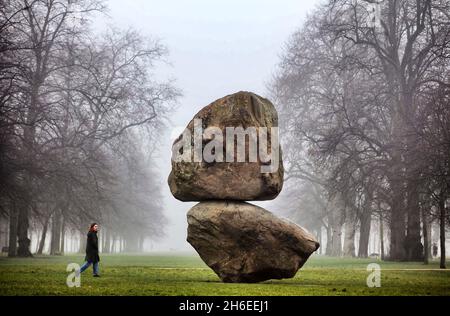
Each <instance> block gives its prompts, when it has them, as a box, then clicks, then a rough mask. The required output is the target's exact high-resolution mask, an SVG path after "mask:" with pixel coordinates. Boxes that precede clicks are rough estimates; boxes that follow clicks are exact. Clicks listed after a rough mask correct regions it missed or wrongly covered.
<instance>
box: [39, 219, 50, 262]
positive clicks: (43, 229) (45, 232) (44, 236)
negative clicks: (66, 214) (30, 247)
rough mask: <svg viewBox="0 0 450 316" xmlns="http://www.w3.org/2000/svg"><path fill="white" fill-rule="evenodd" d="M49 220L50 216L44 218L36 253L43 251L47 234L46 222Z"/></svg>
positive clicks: (40, 253)
mask: <svg viewBox="0 0 450 316" xmlns="http://www.w3.org/2000/svg"><path fill="white" fill-rule="evenodd" d="M49 220H50V216H49V217H47V219H46V220H45V223H44V227H43V228H42V236H41V240H40V242H39V249H38V251H37V254H38V255H42V252H43V251H44V246H45V238H46V236H47V229H48V222H49Z"/></svg>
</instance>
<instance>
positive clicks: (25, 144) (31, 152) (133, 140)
mask: <svg viewBox="0 0 450 316" xmlns="http://www.w3.org/2000/svg"><path fill="white" fill-rule="evenodd" d="M104 9H105V7H104V4H103V2H102V1H97V0H83V1H71V0H34V1H33V0H6V1H3V2H2V7H1V8H0V10H1V11H0V14H1V15H0V32H1V33H0V34H1V47H0V54H1V60H0V71H1V74H0V89H1V90H0V216H1V221H2V222H3V223H4V222H5V221H8V231H9V238H8V239H9V255H10V256H15V255H18V256H30V255H31V253H32V251H37V252H38V253H42V252H43V250H44V245H45V241H46V239H47V238H51V240H50V253H51V254H59V253H62V252H64V250H65V245H64V241H65V238H64V235H65V234H67V233H70V234H71V235H72V236H77V235H80V241H81V244H80V250H82V251H83V242H84V239H85V234H86V232H87V229H88V225H89V223H90V222H93V221H97V222H99V223H100V225H101V228H102V231H101V234H102V240H103V249H104V251H106V252H108V251H110V250H111V249H112V247H113V242H114V241H115V243H114V245H116V244H117V242H119V243H120V247H119V246H117V245H116V247H115V248H117V247H119V248H120V249H128V250H130V251H137V250H139V248H141V246H142V242H143V240H144V238H146V237H155V236H158V235H161V234H162V233H163V231H162V228H163V226H164V223H165V219H164V216H163V213H162V205H161V196H160V191H159V184H158V183H157V182H156V179H155V177H154V173H155V170H154V169H153V168H152V159H153V156H152V152H154V149H155V147H156V144H157V141H158V140H157V137H158V132H159V128H160V127H162V126H163V125H164V122H165V119H166V117H167V115H168V114H169V113H170V112H171V110H172V107H173V104H174V101H175V100H176V98H177V97H178V96H179V92H178V90H177V89H176V88H175V87H174V86H173V85H172V84H171V82H160V81H157V80H156V79H155V78H154V75H153V73H152V69H153V68H154V66H155V62H157V61H158V60H161V59H162V58H164V56H166V54H167V51H166V49H165V47H164V46H162V45H161V44H160V43H158V42H157V41H154V40H149V39H146V38H144V37H143V36H141V35H140V34H139V33H137V32H134V31H123V30H119V29H108V30H107V31H106V32H105V33H103V34H97V33H94V32H93V31H92V30H91V28H90V22H91V19H92V18H93V17H94V15H95V14H99V13H101V12H102V11H103V10H104ZM49 233H51V234H50V236H51V237H49V236H48V235H49ZM30 236H34V237H33V238H37V241H38V243H37V248H36V249H30ZM16 245H17V249H16Z"/></svg>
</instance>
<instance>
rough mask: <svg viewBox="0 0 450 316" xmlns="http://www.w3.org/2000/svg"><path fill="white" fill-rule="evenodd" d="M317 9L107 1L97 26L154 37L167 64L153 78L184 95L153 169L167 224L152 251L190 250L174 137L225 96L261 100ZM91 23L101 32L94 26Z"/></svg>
mask: <svg viewBox="0 0 450 316" xmlns="http://www.w3.org/2000/svg"><path fill="white" fill-rule="evenodd" d="M317 2H319V1H317V0H316V1H304V0H303V1H295V0H292V1H284V0H283V1H269V0H265V1H258V0H250V1H237V0H234V1H207V0H201V1H199V0H194V1H153V0H152V1H148V0H133V1H129V2H127V4H126V5H124V2H123V1H117V0H113V1H108V7H109V12H108V15H109V17H110V18H108V19H105V21H103V23H114V24H115V25H117V26H120V27H122V28H128V27H132V28H135V29H137V30H139V31H140V32H142V33H143V34H145V35H147V36H149V37H157V38H160V39H161V41H162V43H163V44H164V45H166V46H167V48H168V49H169V54H170V55H169V56H168V58H167V59H168V61H169V62H170V65H167V64H162V65H160V66H161V67H159V69H158V75H159V76H166V77H169V78H170V77H171V75H172V77H173V78H175V79H176V85H177V86H178V87H180V88H181V90H182V93H183V96H182V97H181V98H180V99H179V101H178V103H179V104H178V109H177V110H176V111H175V113H174V114H173V116H172V117H171V122H172V124H173V126H172V129H171V130H168V131H167V132H166V133H165V137H164V138H163V140H162V145H161V147H160V150H159V154H158V159H157V161H156V162H155V163H156V164H157V165H158V166H159V167H160V168H158V170H159V171H158V176H159V178H160V182H161V188H162V192H163V196H164V205H163V206H162V207H163V208H164V214H165V215H166V216H167V218H168V220H169V223H168V225H167V227H166V229H165V231H166V235H165V236H164V237H163V238H162V239H161V241H158V242H155V243H153V244H152V245H150V244H148V245H147V246H148V247H151V249H152V250H189V251H191V250H192V251H194V250H193V248H192V247H191V246H190V245H189V244H188V243H187V242H186V234H187V221H186V212H187V211H188V210H189V208H190V207H192V206H193V205H195V203H189V202H180V201H178V200H176V199H175V198H174V197H173V196H172V194H171V193H170V190H169V187H168V185H167V177H168V175H169V173H170V169H171V165H170V162H171V161H170V157H171V146H172V142H173V140H174V137H178V135H179V134H180V133H181V132H182V130H183V129H184V128H185V127H186V126H187V124H188V123H189V121H190V120H191V119H192V118H193V117H194V115H195V114H196V113H197V112H198V111H199V110H200V109H202V108H203V107H204V106H206V105H208V104H209V103H211V102H213V101H214V100H216V99H219V98H221V97H223V96H225V95H228V94H232V93H235V92H237V91H241V90H244V91H252V92H255V93H256V94H259V95H261V96H267V88H266V84H267V82H268V81H269V80H270V79H271V76H272V74H273V71H274V67H275V65H276V64H277V63H278V62H279V55H280V53H281V51H282V48H283V45H284V43H285V42H286V41H287V40H288V38H289V36H290V35H291V34H292V32H293V30H294V29H296V28H298V27H300V26H301V24H302V22H303V21H304V19H303V18H304V16H305V15H306V14H307V12H308V11H309V10H310V9H311V8H313V7H314V5H315V4H316V3H317ZM96 24H99V27H100V26H102V23H100V21H96ZM254 204H257V205H260V206H263V207H264V206H268V205H270V204H272V203H271V202H256V203H254ZM269 209H270V208H269ZM271 210H273V211H276V210H274V209H271Z"/></svg>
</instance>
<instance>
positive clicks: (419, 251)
mask: <svg viewBox="0 0 450 316" xmlns="http://www.w3.org/2000/svg"><path fill="white" fill-rule="evenodd" d="M407 210H408V226H407V229H406V238H405V250H406V260H408V261H423V245H422V243H421V238H420V208H419V194H418V192H417V184H416V183H415V182H414V181H409V183H408V201H407Z"/></svg>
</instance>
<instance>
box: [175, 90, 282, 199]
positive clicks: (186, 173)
mask: <svg viewBox="0 0 450 316" xmlns="http://www.w3.org/2000/svg"><path fill="white" fill-rule="evenodd" d="M283 173H284V170H283V163H282V157H281V148H280V145H279V139H278V116H277V112H276V110H275V107H274V106H273V104H272V103H271V102H270V101H269V100H267V99H265V98H262V97H260V96H258V95H256V94H254V93H251V92H242V91H241V92H238V93H235V94H231V95H228V96H225V97H223V98H221V99H219V100H216V101H214V102H213V103H211V104H209V105H208V106H206V107H204V108H203V109H202V110H200V112H198V113H197V114H196V115H195V116H194V118H193V119H192V120H191V121H190V122H189V124H188V126H187V127H186V129H185V131H184V132H183V134H182V135H180V136H179V137H178V139H177V140H175V142H174V145H173V148H172V171H171V173H170V175H169V179H168V183H169V186H170V190H171V192H172V194H173V195H174V197H175V198H177V199H179V200H181V201H203V200H211V199H216V200H217V199H220V200H228V199H229V200H242V201H246V200H271V199H274V198H275V197H276V196H277V195H278V193H279V192H280V191H281V189H282V186H283Z"/></svg>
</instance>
